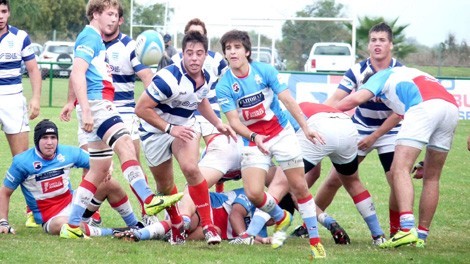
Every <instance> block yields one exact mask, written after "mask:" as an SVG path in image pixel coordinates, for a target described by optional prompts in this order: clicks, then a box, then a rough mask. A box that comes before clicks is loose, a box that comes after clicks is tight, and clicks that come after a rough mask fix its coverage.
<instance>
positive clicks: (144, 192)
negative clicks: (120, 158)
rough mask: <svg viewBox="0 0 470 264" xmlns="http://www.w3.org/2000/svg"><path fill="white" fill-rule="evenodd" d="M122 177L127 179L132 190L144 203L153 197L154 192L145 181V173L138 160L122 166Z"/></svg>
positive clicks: (129, 161) (127, 162)
mask: <svg viewBox="0 0 470 264" xmlns="http://www.w3.org/2000/svg"><path fill="white" fill-rule="evenodd" d="M121 170H122V175H124V178H126V179H127V181H128V182H129V184H130V185H131V187H132V189H133V190H134V191H135V192H136V193H137V196H138V197H139V199H140V200H142V201H148V200H147V199H148V198H150V201H151V197H153V192H152V190H150V187H149V186H148V184H147V181H146V180H145V176H144V172H143V171H142V168H141V167H140V163H139V162H138V161H137V160H128V161H126V162H124V163H123V164H122V165H121Z"/></svg>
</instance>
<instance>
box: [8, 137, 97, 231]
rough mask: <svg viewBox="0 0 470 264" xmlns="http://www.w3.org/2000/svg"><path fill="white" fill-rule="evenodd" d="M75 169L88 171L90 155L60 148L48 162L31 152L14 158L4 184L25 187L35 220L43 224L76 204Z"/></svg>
mask: <svg viewBox="0 0 470 264" xmlns="http://www.w3.org/2000/svg"><path fill="white" fill-rule="evenodd" d="M73 167H78V168H86V169H88V168H89V167H90V163H89V155H88V153H86V152H85V151H84V150H82V149H80V148H78V147H74V146H65V145H58V146H57V151H56V155H55V156H54V158H53V159H51V160H45V159H43V158H42V157H41V156H40V154H38V152H37V150H36V148H30V149H28V150H26V151H25V152H22V153H20V154H18V155H16V156H15V157H14V158H13V161H12V164H11V166H10V168H9V169H8V171H7V173H6V175H5V179H4V181H3V184H4V185H5V187H7V188H9V189H12V190H16V188H18V186H21V191H22V192H23V195H24V197H25V200H26V204H27V205H28V206H29V208H30V209H31V210H32V212H33V215H34V220H35V221H36V223H39V224H42V223H45V222H47V221H48V220H49V219H50V218H51V217H53V216H55V215H57V214H58V213H59V212H60V211H62V210H63V209H64V208H65V207H67V206H68V205H69V204H70V203H71V202H72V193H73V189H72V186H71V184H70V178H69V173H70V169H72V168H73Z"/></svg>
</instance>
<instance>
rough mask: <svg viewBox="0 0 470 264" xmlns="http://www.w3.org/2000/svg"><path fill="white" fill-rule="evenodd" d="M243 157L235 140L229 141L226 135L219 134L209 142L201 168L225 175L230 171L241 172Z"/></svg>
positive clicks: (200, 163) (200, 162)
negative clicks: (214, 170)
mask: <svg viewBox="0 0 470 264" xmlns="http://www.w3.org/2000/svg"><path fill="white" fill-rule="evenodd" d="M240 166H241V155H240V150H239V149H238V144H237V142H235V140H233V139H230V142H228V139H227V137H226V136H225V135H222V134H219V135H216V136H214V137H213V138H212V140H211V141H209V143H208V145H207V146H206V149H205V150H204V153H203V156H202V159H201V160H200V161H199V167H207V168H212V169H216V170H218V171H220V172H222V173H223V174H225V173H227V172H228V171H234V170H240Z"/></svg>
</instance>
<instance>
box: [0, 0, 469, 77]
mask: <svg viewBox="0 0 470 264" xmlns="http://www.w3.org/2000/svg"><path fill="white" fill-rule="evenodd" d="M86 2H87V1H86V0H35V1H30V0H15V1H11V16H10V21H9V22H10V24H11V25H14V26H16V27H18V28H21V29H24V30H26V31H27V32H28V33H29V34H30V36H31V38H32V41H33V42H38V43H44V42H45V41H47V40H53V39H56V40H70V41H74V40H75V38H76V36H77V35H78V33H80V31H81V30H82V29H83V27H84V26H85V25H86V24H88V20H87V18H86V15H85V8H86ZM122 3H123V7H124V18H125V22H124V24H123V25H122V26H121V31H122V32H125V33H129V32H130V0H123V1H122ZM344 8H345V7H344V5H343V4H341V3H336V2H335V0H313V1H312V4H310V5H307V6H305V7H304V8H303V9H302V10H300V11H298V12H296V17H337V18H340V17H345V15H344ZM165 12H166V9H165V6H164V5H163V4H158V3H157V4H152V5H147V6H143V5H139V4H138V3H135V1H134V12H133V19H134V20H133V23H134V24H141V25H155V26H161V25H164V24H165V23H164V22H165V17H166V16H165ZM173 13H174V10H172V9H170V10H168V14H167V15H168V16H167V17H168V20H169V21H171V16H172V14H173ZM398 20H399V17H397V18H396V19H394V20H392V21H386V20H385V19H384V18H383V17H359V18H358V21H359V23H358V25H357V27H356V54H357V56H358V60H359V59H362V58H366V57H367V56H368V51H367V42H368V32H369V29H370V28H371V27H372V26H373V25H375V24H377V23H380V22H386V23H387V24H389V25H390V27H391V28H392V31H393V34H394V56H395V57H397V58H398V59H400V60H402V61H403V62H405V63H411V64H414V65H430V66H437V65H440V66H466V67H468V66H470V48H469V46H468V45H467V43H466V42H465V41H463V42H461V43H458V42H457V40H456V38H455V36H454V35H452V34H449V36H448V38H447V39H446V40H443V42H442V43H441V44H440V45H438V46H436V47H426V46H423V45H420V44H419V43H416V42H415V41H413V39H412V38H407V36H406V35H405V34H404V29H406V28H407V27H408V26H409V25H408V24H405V25H400V24H399V23H398ZM145 29H147V28H143V27H134V28H133V36H137V35H138V34H139V33H141V32H142V31H144V30H145ZM181 31H182V30H181ZM164 33H166V32H164ZM249 33H250V36H252V39H253V40H257V35H258V33H256V32H255V30H253V31H250V32H249ZM181 34H182V33H181ZM178 39H181V38H180V37H178ZM316 42H348V43H351V25H350V24H348V23H343V22H316V21H314V22H312V21H285V22H284V24H283V25H282V39H281V40H279V41H276V44H275V46H276V48H277V49H278V51H279V53H280V54H281V56H282V57H283V58H284V59H286V60H287V69H288V70H291V71H295V70H298V71H301V70H302V69H303V65H304V64H305V60H306V59H305V56H302V55H303V54H308V52H309V51H310V49H311V47H312V45H313V44H314V43H316ZM210 43H211V44H212V47H211V49H213V50H218V49H220V47H219V38H217V37H213V38H211V41H210ZM256 44H257V43H256ZM260 45H261V46H271V38H270V37H269V36H265V35H262V36H261V43H260Z"/></svg>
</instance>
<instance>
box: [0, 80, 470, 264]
mask: <svg viewBox="0 0 470 264" xmlns="http://www.w3.org/2000/svg"><path fill="white" fill-rule="evenodd" d="M62 81H63V85H64V86H63V87H61V88H60V90H59V89H56V88H54V93H53V94H54V100H56V99H57V100H59V99H60V98H63V100H64V102H65V98H66V94H67V89H66V81H65V80H62ZM44 94H45V93H43V100H42V105H43V108H42V109H41V115H40V116H39V117H38V118H37V119H36V120H34V121H32V122H31V126H32V127H34V125H35V124H36V123H37V122H38V121H39V120H41V119H43V118H49V119H51V120H53V121H55V122H56V123H57V124H58V126H59V129H60V135H59V137H60V143H62V144H70V145H76V144H77V139H76V131H77V122H76V118H75V116H74V118H73V120H72V121H71V122H70V123H64V122H60V121H59V119H58V116H59V112H60V108H59V107H52V108H49V107H45V106H44V105H47V96H45V95H44ZM44 100H46V101H44ZM60 100H62V99H60ZM54 105H56V106H61V105H59V104H54ZM469 131H470V121H460V123H459V126H458V129H457V132H456V136H455V139H454V144H453V149H452V151H451V152H450V153H449V157H448V161H447V163H446V166H445V168H444V171H443V174H442V179H441V196H440V204H439V207H438V210H437V213H436V215H435V218H434V221H433V225H432V227H431V231H430V236H429V238H428V244H427V247H426V248H425V249H416V248H412V247H403V248H399V249H393V250H380V249H378V248H376V247H372V246H371V238H370V234H369V231H368V229H367V226H366V225H365V223H364V222H363V220H362V218H361V217H360V215H359V214H358V213H357V211H356V209H355V207H354V205H353V203H352V200H351V198H350V197H349V196H348V195H347V193H346V192H345V191H344V190H343V189H342V190H340V191H339V193H338V195H337V197H336V198H335V200H334V202H333V204H332V205H331V207H330V208H328V210H327V211H328V213H329V214H331V215H332V216H334V217H335V218H336V219H337V220H338V222H339V223H340V224H341V225H342V226H343V227H344V228H345V229H346V231H347V232H348V234H349V235H350V237H351V242H352V244H351V245H347V246H344V245H335V244H334V241H333V239H332V238H331V235H330V234H329V232H328V231H327V230H326V229H324V228H322V227H321V228H320V235H321V237H322V239H323V243H324V245H325V249H326V251H327V258H326V259H325V260H323V261H325V262H328V263H408V262H414V263H469V259H470V253H469V249H470V238H469V235H470V231H469V228H468V227H469V226H470V220H469V216H470V209H469V206H468V204H469V203H470V197H469V195H468V194H469V189H470V179H469V178H468V176H469V173H468V168H469V166H470V162H469V160H470V157H469V152H468V151H467V149H466V139H467V136H468V134H469ZM32 138H33V135H32V133H31V134H30V146H32V141H33V140H32ZM0 157H1V159H0V171H1V173H4V172H5V171H6V169H7V168H8V167H9V165H10V163H11V157H10V151H9V148H8V144H7V143H6V140H5V137H1V138H0ZM115 164H118V161H117V160H116V161H115ZM324 165H326V166H324V167H323V171H322V177H321V178H320V181H322V180H323V179H324V178H325V176H326V173H327V172H328V170H329V166H328V162H325V163H324ZM115 167H116V168H117V167H118V166H115ZM144 170H145V171H146V173H147V174H148V175H150V173H149V170H148V168H147V167H146V165H144ZM175 171H176V172H177V173H178V175H177V176H176V177H175V178H176V180H177V185H178V188H180V189H182V188H183V186H184V177H183V176H182V175H181V174H180V173H179V169H178V168H177V169H176V170H175ZM360 175H361V179H362V181H363V183H364V184H365V185H366V187H367V188H368V189H369V192H370V193H371V195H372V196H373V199H374V201H375V206H376V209H377V213H378V216H379V220H380V222H381V226H382V228H383V229H384V231H385V233H386V234H388V193H389V188H388V186H387V183H386V180H385V177H384V174H383V171H382V168H381V166H380V164H379V161H378V158H377V155H376V153H375V152H374V153H372V154H370V155H369V156H368V157H367V159H366V160H365V161H364V162H363V163H362V164H361V166H360ZM80 176H81V171H80V170H76V171H74V172H73V173H72V178H73V184H74V186H77V185H78V183H79V181H80ZM113 176H114V177H115V178H116V179H118V180H119V181H120V182H121V183H122V185H123V186H124V188H125V189H126V191H128V193H129V198H130V200H131V202H132V203H133V205H134V208H135V210H136V211H137V212H138V211H139V210H137V208H138V206H137V200H136V198H135V197H134V195H133V194H132V192H131V191H130V189H129V187H128V185H127V183H125V180H124V178H123V177H122V175H121V173H120V172H119V170H116V169H115V171H114V175H113ZM149 180H150V184H151V186H153V188H154V181H153V180H152V179H149ZM413 182H414V185H415V190H416V199H419V194H420V191H421V185H422V182H421V181H420V180H414V181H413ZM240 185H241V182H230V183H229V184H227V185H226V189H230V188H233V187H238V186H240ZM318 185H319V182H317V184H315V186H314V187H313V188H312V189H311V192H312V194H314V193H315V190H316V188H317V187H318ZM416 204H417V201H416ZM24 207H25V202H24V199H23V196H22V194H21V191H20V190H17V191H16V192H15V193H14V195H13V197H12V201H11V204H10V215H9V221H10V223H11V225H13V227H14V228H15V229H16V231H17V234H16V235H5V234H2V235H0V262H4V263H281V264H284V263H307V262H309V261H310V260H309V246H308V241H307V240H306V239H300V238H290V239H288V240H287V242H286V245H285V246H284V247H283V248H281V249H279V250H273V249H271V247H270V246H267V245H256V246H251V247H249V246H232V245H229V244H228V243H227V242H223V243H222V244H221V245H219V246H211V247H210V246H207V245H206V244H205V242H192V241H188V242H187V243H186V244H185V245H184V246H170V245H169V244H168V243H163V242H161V241H142V242H138V243H131V242H124V241H120V240H117V239H112V238H109V237H108V238H94V239H92V240H86V241H84V240H63V239H59V237H55V236H50V235H46V234H45V233H44V232H43V231H42V229H40V228H37V229H27V228H25V227H24V221H25V213H24ZM415 211H416V212H417V207H416V208H415ZM101 212H102V217H103V222H104V225H105V226H109V227H113V226H122V225H123V221H122V220H121V219H120V218H119V216H118V215H117V213H115V212H114V211H113V210H112V209H111V208H110V207H109V205H108V204H104V205H103V207H102V210H101ZM160 217H161V215H160ZM300 223H301V219H300V216H299V214H295V222H294V224H293V227H294V226H296V225H298V224H300ZM293 227H292V228H291V230H292V229H293Z"/></svg>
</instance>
